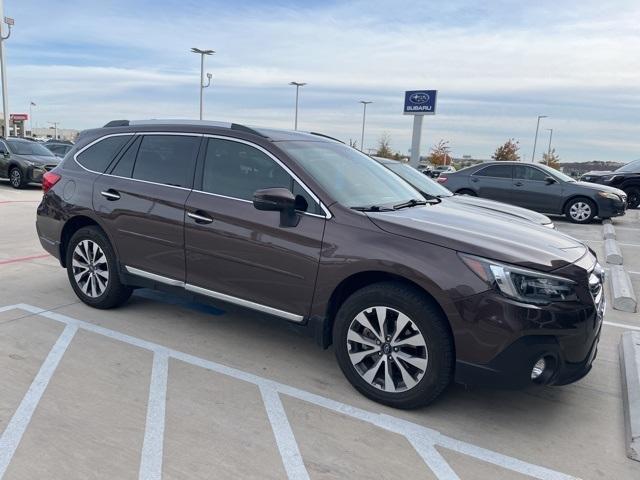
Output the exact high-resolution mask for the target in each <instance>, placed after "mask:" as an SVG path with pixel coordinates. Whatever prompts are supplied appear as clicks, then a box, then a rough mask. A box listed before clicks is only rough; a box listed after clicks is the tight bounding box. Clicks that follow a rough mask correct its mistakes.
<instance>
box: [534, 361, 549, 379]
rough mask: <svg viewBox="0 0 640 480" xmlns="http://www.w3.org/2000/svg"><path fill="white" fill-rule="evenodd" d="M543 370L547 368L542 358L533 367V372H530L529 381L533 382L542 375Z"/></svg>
mask: <svg viewBox="0 0 640 480" xmlns="http://www.w3.org/2000/svg"><path fill="white" fill-rule="evenodd" d="M545 368H547V362H545V361H544V358H541V359H540V360H538V361H537V362H536V364H535V365H534V366H533V370H531V380H535V379H536V378H538V377H539V376H540V375H542V373H543V372H544V369H545Z"/></svg>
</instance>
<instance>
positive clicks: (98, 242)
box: [66, 227, 132, 308]
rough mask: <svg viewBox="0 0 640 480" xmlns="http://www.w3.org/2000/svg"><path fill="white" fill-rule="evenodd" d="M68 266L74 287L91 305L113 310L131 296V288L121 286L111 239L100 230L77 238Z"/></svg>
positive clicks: (73, 239) (71, 246) (71, 244)
mask: <svg viewBox="0 0 640 480" xmlns="http://www.w3.org/2000/svg"><path fill="white" fill-rule="evenodd" d="M66 263H67V276H68V277H69V282H70V283H71V287H72V288H73V290H74V292H75V293H76V295H77V296H78V298H79V299H80V300H82V301H83V302H84V303H86V304H87V305H90V306H92V307H95V308H113V307H117V306H119V305H121V304H122V303H124V302H126V301H127V299H128V298H129V297H130V296H131V292H132V289H131V287H128V286H126V285H123V284H122V283H120V278H119V275H118V270H117V261H116V256H115V253H114V251H113V248H112V247H111V244H110V243H109V239H108V238H107V237H106V235H105V234H104V233H103V232H102V230H100V229H99V228H98V227H84V228H81V229H80V230H78V231H77V232H76V233H74V234H73V236H72V237H71V240H70V241H69V245H68V247H67V256H66Z"/></svg>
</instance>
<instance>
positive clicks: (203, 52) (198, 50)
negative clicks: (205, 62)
mask: <svg viewBox="0 0 640 480" xmlns="http://www.w3.org/2000/svg"><path fill="white" fill-rule="evenodd" d="M191 51H192V52H193V53H199V54H200V55H213V54H214V53H216V52H215V51H214V50H202V49H201V48H196V47H193V48H191Z"/></svg>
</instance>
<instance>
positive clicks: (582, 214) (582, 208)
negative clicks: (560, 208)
mask: <svg viewBox="0 0 640 480" xmlns="http://www.w3.org/2000/svg"><path fill="white" fill-rule="evenodd" d="M569 215H571V218H573V219H574V220H575V221H577V222H584V221H585V220H587V219H588V218H589V217H590V216H591V207H590V206H589V204H588V203H585V202H576V203H574V204H573V205H571V208H570V209H569Z"/></svg>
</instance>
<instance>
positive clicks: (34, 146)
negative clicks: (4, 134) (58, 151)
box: [7, 138, 55, 157]
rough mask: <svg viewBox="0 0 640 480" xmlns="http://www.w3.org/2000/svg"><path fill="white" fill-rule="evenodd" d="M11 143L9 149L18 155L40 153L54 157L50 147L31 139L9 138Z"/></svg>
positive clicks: (8, 141) (8, 140)
mask: <svg viewBox="0 0 640 480" xmlns="http://www.w3.org/2000/svg"><path fill="white" fill-rule="evenodd" d="M7 143H8V144H9V150H11V153H15V154H16V155H40V156H43V157H54V156H55V155H54V154H53V153H51V151H49V150H48V149H46V148H45V147H43V146H42V145H40V144H39V143H36V142H30V141H29V140H12V139H10V138H9V139H7Z"/></svg>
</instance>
